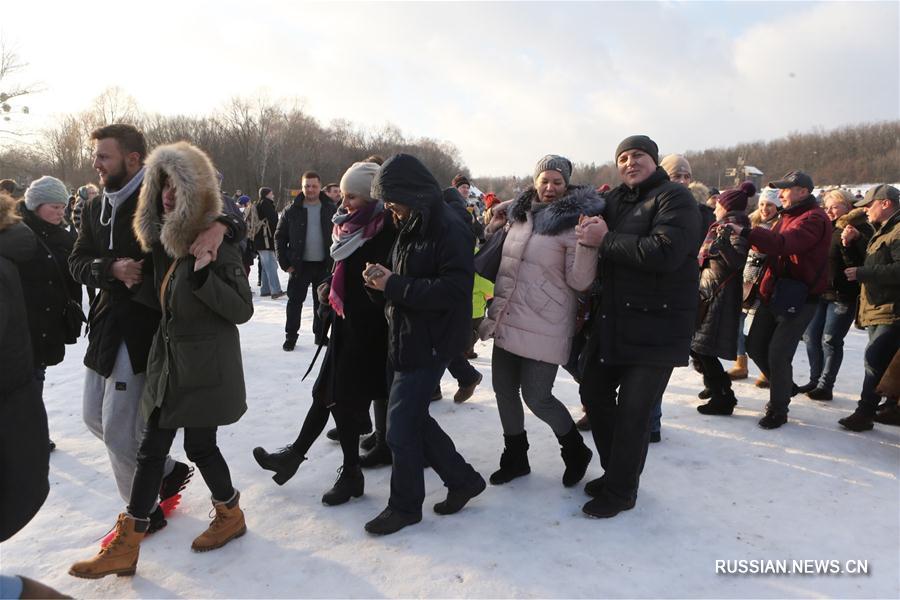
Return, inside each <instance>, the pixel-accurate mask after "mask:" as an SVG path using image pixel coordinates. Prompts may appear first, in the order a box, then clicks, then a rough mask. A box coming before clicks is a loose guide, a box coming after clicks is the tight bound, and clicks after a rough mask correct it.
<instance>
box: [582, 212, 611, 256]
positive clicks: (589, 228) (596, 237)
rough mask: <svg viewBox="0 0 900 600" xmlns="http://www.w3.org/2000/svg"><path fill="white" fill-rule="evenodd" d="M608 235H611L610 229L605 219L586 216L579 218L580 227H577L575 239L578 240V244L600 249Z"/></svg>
mask: <svg viewBox="0 0 900 600" xmlns="http://www.w3.org/2000/svg"><path fill="white" fill-rule="evenodd" d="M607 233H609V227H608V226H607V225H606V221H604V220H603V217H599V216H594V217H587V216H585V215H581V216H579V217H578V225H576V226H575V237H577V238H578V243H579V244H581V245H582V246H587V247H589V248H599V247H600V244H602V243H603V238H604V237H606V234H607Z"/></svg>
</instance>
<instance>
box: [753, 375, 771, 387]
mask: <svg viewBox="0 0 900 600" xmlns="http://www.w3.org/2000/svg"><path fill="white" fill-rule="evenodd" d="M753 385H755V386H756V387H758V388H763V389H768V387H769V380H768V379H767V378H766V375H765V373H760V374H759V377H757V378H756V381H755V382H753Z"/></svg>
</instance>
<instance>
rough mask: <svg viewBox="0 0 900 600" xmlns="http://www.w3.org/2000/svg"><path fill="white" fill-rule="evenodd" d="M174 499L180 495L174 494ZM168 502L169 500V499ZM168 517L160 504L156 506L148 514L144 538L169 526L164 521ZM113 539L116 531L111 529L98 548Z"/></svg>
mask: <svg viewBox="0 0 900 600" xmlns="http://www.w3.org/2000/svg"><path fill="white" fill-rule="evenodd" d="M175 498H179V499H180V498H181V494H176V495H175ZM170 500H171V498H170ZM172 510H175V509H174V508H173V509H172ZM168 515H169V513H167V512H166V511H165V510H164V509H163V505H162V503H160V504H158V505H157V506H156V510H154V511H153V512H152V513H150V525H149V527H147V531H146V532H144V536H145V537H146V536H148V535H150V534H151V533H156V532H157V531H159V530H160V529H163V528H165V526H166V525H168V524H169V522H168V521H166V517H167V516H168ZM115 537H116V529H115V528H113V529H112V531H110V532H109V533H108V534H107V535H105V536H104V537H103V539H102V540H100V547H101V548H106V547H107V546H109V544H110V542H112V541H113V539H114V538H115Z"/></svg>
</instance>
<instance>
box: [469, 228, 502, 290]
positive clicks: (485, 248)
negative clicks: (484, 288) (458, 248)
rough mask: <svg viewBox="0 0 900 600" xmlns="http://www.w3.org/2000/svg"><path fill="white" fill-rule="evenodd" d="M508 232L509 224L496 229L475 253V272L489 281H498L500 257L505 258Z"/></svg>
mask: <svg viewBox="0 0 900 600" xmlns="http://www.w3.org/2000/svg"><path fill="white" fill-rule="evenodd" d="M508 233H509V225H505V226H504V227H503V229H500V230H498V231H495V232H494V234H493V235H492V236H491V237H489V238H488V239H487V241H486V242H485V243H484V244H483V245H482V246H481V248H480V249H479V250H478V253H477V254H475V272H476V273H478V274H479V275H481V276H482V277H484V278H485V279H487V280H488V281H491V282H494V281H497V273H498V272H499V271H500V259H501V258H503V242H505V241H506V236H507V234H508Z"/></svg>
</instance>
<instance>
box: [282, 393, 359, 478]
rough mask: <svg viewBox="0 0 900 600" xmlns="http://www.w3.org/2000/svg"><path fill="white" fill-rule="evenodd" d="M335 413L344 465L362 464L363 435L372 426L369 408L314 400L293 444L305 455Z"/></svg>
mask: <svg viewBox="0 0 900 600" xmlns="http://www.w3.org/2000/svg"><path fill="white" fill-rule="evenodd" d="M329 414H330V415H333V416H334V423H335V425H337V430H338V440H339V441H340V443H341V451H342V452H343V454H344V467H353V466H356V465H358V464H359V436H360V435H362V432H363V431H365V430H366V429H368V428H370V421H369V409H368V406H367V407H365V410H349V409H345V408H343V407H341V406H340V405H338V404H334V405H332V406H331V407H325V406H323V405H322V403H321V402H317V401H316V400H313V402H312V404H310V406H309V410H308V411H307V413H306V417H305V418H304V419H303V425H301V426H300V433H299V434H298V435H297V439H296V440H295V441H294V443H293V444H291V447H292V448H293V449H294V450H295V451H296V452H298V453H300V454H301V455H303V456H306V453H307V452H309V449H310V448H312V445H313V444H314V443H315V441H316V440H317V439H319V436H320V435H322V432H323V431H325V426H326V425H327V424H328V415H329Z"/></svg>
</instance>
